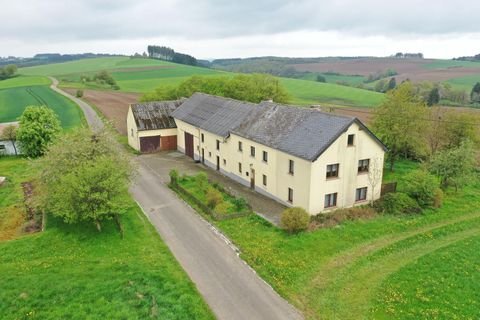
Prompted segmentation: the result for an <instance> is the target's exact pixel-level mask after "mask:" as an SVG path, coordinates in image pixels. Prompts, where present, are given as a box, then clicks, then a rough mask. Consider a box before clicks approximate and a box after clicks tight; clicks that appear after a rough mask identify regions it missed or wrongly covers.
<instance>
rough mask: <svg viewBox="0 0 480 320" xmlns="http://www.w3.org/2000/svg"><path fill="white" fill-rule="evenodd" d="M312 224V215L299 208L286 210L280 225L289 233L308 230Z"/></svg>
mask: <svg viewBox="0 0 480 320" xmlns="http://www.w3.org/2000/svg"><path fill="white" fill-rule="evenodd" d="M309 223H310V215H309V214H308V213H307V212H306V211H305V210H304V209H303V208H299V207H293V208H288V209H285V210H284V211H283V212H282V216H281V217H280V224H281V225H282V227H283V228H284V229H285V230H286V231H287V232H289V233H296V232H299V231H302V230H306V229H307V228H308V225H309Z"/></svg>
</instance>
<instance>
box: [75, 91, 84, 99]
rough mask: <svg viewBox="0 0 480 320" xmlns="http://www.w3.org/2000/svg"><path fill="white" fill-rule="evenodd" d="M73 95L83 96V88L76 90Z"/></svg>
mask: <svg viewBox="0 0 480 320" xmlns="http://www.w3.org/2000/svg"><path fill="white" fill-rule="evenodd" d="M75 96H76V97H77V98H81V97H83V90H77V92H76V93H75Z"/></svg>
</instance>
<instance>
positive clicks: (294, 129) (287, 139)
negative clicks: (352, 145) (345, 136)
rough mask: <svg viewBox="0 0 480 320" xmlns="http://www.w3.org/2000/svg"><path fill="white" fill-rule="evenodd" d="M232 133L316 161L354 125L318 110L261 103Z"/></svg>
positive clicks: (344, 119)
mask: <svg viewBox="0 0 480 320" xmlns="http://www.w3.org/2000/svg"><path fill="white" fill-rule="evenodd" d="M258 107H259V108H258V109H257V111H256V112H253V113H251V114H250V115H249V116H248V117H247V118H246V119H245V120H244V121H243V123H242V124H241V125H240V126H238V127H237V128H235V129H234V130H232V133H234V134H237V135H239V136H241V137H244V138H247V139H250V140H253V141H255V142H258V143H261V144H263V145H266V146H269V147H272V148H274V149H278V150H281V151H284V152H286V153H288V154H291V155H294V156H297V157H299V158H302V159H306V160H310V161H313V160H315V159H317V158H318V157H319V156H320V154H321V153H323V151H325V150H326V149H327V148H328V146H330V144H332V143H333V142H334V141H335V140H336V139H337V138H338V136H339V135H340V134H342V133H343V132H344V131H346V130H347V129H348V127H350V125H351V124H352V123H353V122H354V121H355V118H353V117H346V116H338V115H333V114H330V113H324V112H320V111H318V110H313V109H307V108H302V107H292V106H285V105H280V104H276V103H271V102H262V103H260V105H259V106H258Z"/></svg>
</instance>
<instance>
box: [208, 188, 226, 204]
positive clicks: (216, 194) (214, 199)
mask: <svg viewBox="0 0 480 320" xmlns="http://www.w3.org/2000/svg"><path fill="white" fill-rule="evenodd" d="M206 200H207V206H208V207H209V208H211V209H213V208H215V207H216V206H218V205H219V204H220V203H222V202H223V197H222V194H221V193H220V191H218V190H217V189H215V188H208V189H207V194H206Z"/></svg>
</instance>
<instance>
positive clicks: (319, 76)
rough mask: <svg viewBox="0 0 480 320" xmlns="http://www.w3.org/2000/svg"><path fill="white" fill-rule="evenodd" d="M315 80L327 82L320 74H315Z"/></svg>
mask: <svg viewBox="0 0 480 320" xmlns="http://www.w3.org/2000/svg"><path fill="white" fill-rule="evenodd" d="M317 82H327V79H325V77H324V76H322V75H321V74H317Z"/></svg>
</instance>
